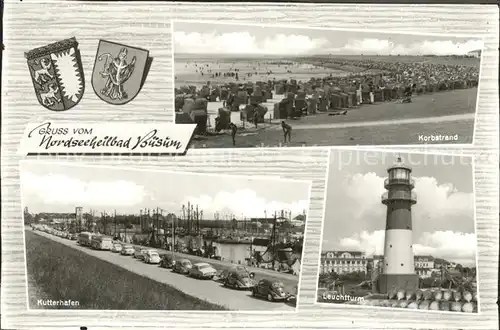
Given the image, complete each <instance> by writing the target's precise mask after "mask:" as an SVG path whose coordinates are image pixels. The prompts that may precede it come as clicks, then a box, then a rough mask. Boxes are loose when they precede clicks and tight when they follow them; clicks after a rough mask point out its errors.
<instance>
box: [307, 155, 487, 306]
mask: <svg viewBox="0 0 500 330" xmlns="http://www.w3.org/2000/svg"><path fill="white" fill-rule="evenodd" d="M330 157H331V163H330V169H329V174H328V187H327V193H326V204H325V205H326V206H325V220H324V224H323V232H322V236H323V238H322V245H321V256H320V265H319V275H318V288H317V297H316V298H317V302H318V303H320V304H331V305H332V306H338V305H339V304H343V305H354V306H362V307H361V308H366V307H368V308H399V309H413V310H416V309H418V310H426V311H436V312H455V313H478V312H479V308H478V304H479V297H478V295H477V292H478V288H477V279H478V273H477V257H476V254H477V240H476V229H475V211H474V210H475V207H474V204H475V201H474V184H473V170H474V169H473V160H472V157H470V156H447V155H436V154H393V153H388V152H380V151H376V152H374V151H360V150H358V151H350V150H344V151H333V152H332V154H331V156H330Z"/></svg>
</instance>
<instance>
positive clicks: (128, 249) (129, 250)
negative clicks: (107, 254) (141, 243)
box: [120, 245, 135, 258]
mask: <svg viewBox="0 0 500 330" xmlns="http://www.w3.org/2000/svg"><path fill="white" fill-rule="evenodd" d="M120 254H121V255H122V256H134V258H135V255H134V254H135V249H134V247H133V246H132V245H124V246H123V247H122V250H121V251H120Z"/></svg>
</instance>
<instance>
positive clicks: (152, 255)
mask: <svg viewBox="0 0 500 330" xmlns="http://www.w3.org/2000/svg"><path fill="white" fill-rule="evenodd" d="M160 261H161V259H160V255H159V254H158V252H156V251H151V250H149V251H147V252H146V253H145V254H144V262H145V263H147V264H159V263H160Z"/></svg>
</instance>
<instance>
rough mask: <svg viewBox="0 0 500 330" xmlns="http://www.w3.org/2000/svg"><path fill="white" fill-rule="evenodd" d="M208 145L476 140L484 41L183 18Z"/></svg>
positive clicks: (180, 91)
mask: <svg viewBox="0 0 500 330" xmlns="http://www.w3.org/2000/svg"><path fill="white" fill-rule="evenodd" d="M173 30H174V32H173V37H174V71H175V72H174V76H175V77H174V79H175V111H176V123H180V124H182V123H196V124H197V130H196V137H195V139H194V140H193V141H192V146H193V147H197V148H228V147H229V148H234V147H236V148H244V147H264V148H267V147H279V146H288V147H307V146H336V145H421V144H470V143H472V142H473V136H474V120H475V112H476V103H477V102H476V101H477V94H478V86H479V77H480V64H481V53H482V49H483V42H482V40H481V38H477V37H453V36H450V35H438V36H437V35H418V34H398V33H388V32H387V31H372V30H371V31H365V32H360V31H349V30H331V29H312V28H304V27H300V28H299V27H293V26H292V27H284V26H271V25H269V26H267V25H243V24H224V23H211V22H198V21H192V22H190V21H174V22H173Z"/></svg>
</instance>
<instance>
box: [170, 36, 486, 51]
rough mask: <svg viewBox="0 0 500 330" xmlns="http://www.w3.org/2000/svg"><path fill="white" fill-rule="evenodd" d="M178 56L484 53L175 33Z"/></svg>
mask: <svg viewBox="0 0 500 330" xmlns="http://www.w3.org/2000/svg"><path fill="white" fill-rule="evenodd" d="M174 47H175V52H177V53H188V54H236V55H238V54H240V55H305V54H328V53H341V54H365V55H368V54H379V55H398V54H399V55H451V54H455V55H463V54H467V53H468V52H470V51H473V50H477V49H482V47H483V43H482V41H480V40H467V41H452V40H445V41H437V40H424V41H421V42H415V43H412V44H409V45H403V44H396V43H394V42H393V41H391V40H389V39H377V38H363V39H350V40H348V42H347V43H346V44H345V45H343V46H337V45H333V44H332V42H331V41H330V40H328V39H327V38H323V37H311V36H307V35H302V34H284V33H280V34H276V35H272V36H269V35H267V36H266V37H265V38H264V39H262V38H258V37H256V36H255V35H253V34H252V33H251V32H248V31H246V32H225V33H220V32H216V31H207V32H184V31H176V32H174Z"/></svg>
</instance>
